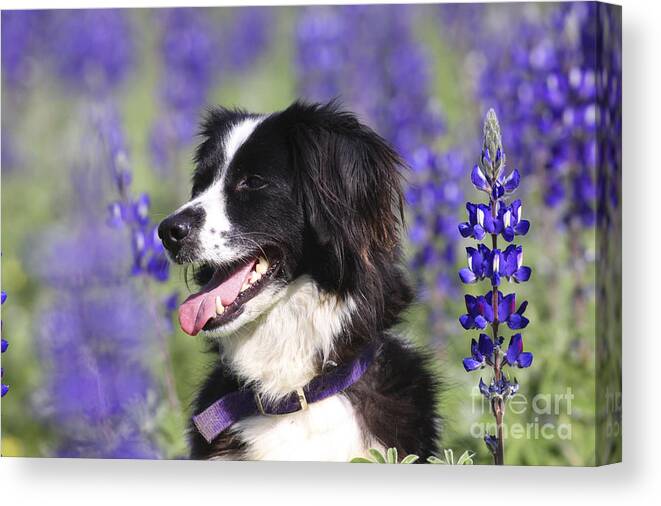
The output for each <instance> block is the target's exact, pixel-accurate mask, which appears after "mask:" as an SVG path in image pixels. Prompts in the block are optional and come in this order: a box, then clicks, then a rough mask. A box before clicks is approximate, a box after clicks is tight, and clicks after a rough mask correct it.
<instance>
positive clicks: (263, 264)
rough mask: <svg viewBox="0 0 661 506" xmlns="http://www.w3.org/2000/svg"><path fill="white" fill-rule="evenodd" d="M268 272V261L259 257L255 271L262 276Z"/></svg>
mask: <svg viewBox="0 0 661 506" xmlns="http://www.w3.org/2000/svg"><path fill="white" fill-rule="evenodd" d="M267 270H269V262H268V260H267V259H266V258H264V257H259V259H258V260H257V265H256V266H255V271H256V272H258V273H260V274H264V273H265V272H266V271H267Z"/></svg>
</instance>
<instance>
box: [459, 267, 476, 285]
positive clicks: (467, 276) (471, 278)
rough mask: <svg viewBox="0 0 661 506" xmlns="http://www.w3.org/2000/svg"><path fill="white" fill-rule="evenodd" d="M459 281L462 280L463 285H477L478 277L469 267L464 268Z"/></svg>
mask: <svg viewBox="0 0 661 506" xmlns="http://www.w3.org/2000/svg"><path fill="white" fill-rule="evenodd" d="M459 279H461V281H462V283H466V284H470V283H475V282H476V281H477V277H476V276H475V274H474V273H473V271H471V270H470V269H468V268H467V267H464V268H463V269H461V270H460V271H459Z"/></svg>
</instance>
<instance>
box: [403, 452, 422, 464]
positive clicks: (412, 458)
mask: <svg viewBox="0 0 661 506" xmlns="http://www.w3.org/2000/svg"><path fill="white" fill-rule="evenodd" d="M419 458H420V457H418V456H417V455H415V454H413V453H412V454H410V455H407V456H406V457H404V458H403V459H402V462H401V464H413V463H414V462H415V461H416V460H418V459H419Z"/></svg>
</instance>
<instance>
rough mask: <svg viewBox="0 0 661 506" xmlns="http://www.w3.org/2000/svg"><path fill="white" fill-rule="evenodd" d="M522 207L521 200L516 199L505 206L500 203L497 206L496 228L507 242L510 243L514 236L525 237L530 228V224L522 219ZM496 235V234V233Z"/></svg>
mask: <svg viewBox="0 0 661 506" xmlns="http://www.w3.org/2000/svg"><path fill="white" fill-rule="evenodd" d="M522 213H523V206H522V205H521V200H519V199H517V200H515V201H514V202H512V203H511V204H509V205H507V204H505V203H504V202H500V203H499V205H498V219H497V223H498V224H497V226H496V227H494V228H497V229H498V230H499V231H500V233H501V234H502V236H503V239H505V240H506V241H507V242H512V241H513V240H514V236H517V235H526V234H527V233H528V229H529V228H530V222H529V221H528V220H524V219H522ZM496 233H498V232H496Z"/></svg>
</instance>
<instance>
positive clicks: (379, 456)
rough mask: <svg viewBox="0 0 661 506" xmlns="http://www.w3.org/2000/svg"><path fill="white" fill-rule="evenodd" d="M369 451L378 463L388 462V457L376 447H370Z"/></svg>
mask: <svg viewBox="0 0 661 506" xmlns="http://www.w3.org/2000/svg"><path fill="white" fill-rule="evenodd" d="M367 451H368V453H369V454H370V455H371V456H372V458H373V459H374V462H376V463H377V464H385V463H386V458H385V457H384V456H383V453H381V452H380V451H379V450H377V449H376V448H370V449H369V450H367Z"/></svg>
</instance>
